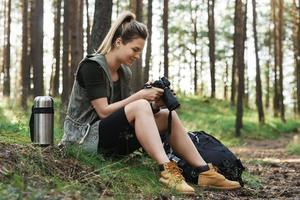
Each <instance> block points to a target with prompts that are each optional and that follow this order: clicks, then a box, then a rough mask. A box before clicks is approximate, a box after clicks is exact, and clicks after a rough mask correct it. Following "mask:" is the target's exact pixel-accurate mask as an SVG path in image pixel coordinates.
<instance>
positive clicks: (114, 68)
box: [62, 12, 240, 194]
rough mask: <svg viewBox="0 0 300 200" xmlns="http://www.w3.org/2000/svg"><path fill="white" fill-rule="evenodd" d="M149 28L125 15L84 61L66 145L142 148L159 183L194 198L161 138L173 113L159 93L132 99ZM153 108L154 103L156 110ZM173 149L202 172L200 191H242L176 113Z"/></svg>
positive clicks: (99, 148)
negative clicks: (210, 160)
mask: <svg viewBox="0 0 300 200" xmlns="http://www.w3.org/2000/svg"><path fill="white" fill-rule="evenodd" d="M147 34H148V33H147V28H146V26H145V25H144V24H141V23H139V22H137V21H136V20H135V16H134V14H132V13H130V12H125V13H123V14H121V15H120V16H119V18H118V19H117V20H116V22H115V23H114V24H113V25H112V27H111V28H110V30H109V32H108V34H107V36H106V37H105V39H104V41H103V42H102V44H101V45H100V47H99V49H98V50H97V52H96V53H95V54H93V55H89V56H87V57H86V58H84V59H83V60H82V61H81V62H80V64H79V66H78V69H77V73H76V78H75V82H74V86H73V90H72V93H71V96H70V102H69V106H68V113H67V117H66V119H65V123H64V136H63V139H62V144H66V143H79V144H81V145H82V147H83V148H84V149H85V150H87V151H91V152H97V151H98V152H104V153H114V154H118V155H126V154H129V153H132V152H133V151H135V150H136V149H138V148H139V147H141V146H142V147H143V148H144V149H145V151H146V152H147V153H148V154H149V155H150V156H151V157H152V158H153V159H154V160H155V161H156V162H157V163H158V165H159V168H160V179H159V181H160V182H162V183H163V184H165V185H167V186H168V187H172V188H175V189H176V190H177V191H178V192H181V193H186V194H191V193H194V188H192V187H191V186H189V185H188V184H187V183H186V182H185V180H184V178H183V176H182V175H181V172H180V169H179V168H178V167H177V165H176V163H174V162H170V160H169V158H168V156H167V155H166V153H165V151H164V148H163V144H162V142H161V138H160V133H163V132H165V131H166V129H167V121H168V120H167V118H168V111H167V110H164V109H161V110H159V109H158V108H159V107H161V106H162V105H163V104H162V101H160V97H161V95H162V94H163V90H162V89H160V88H155V87H152V88H147V89H141V90H140V91H138V92H137V93H135V94H132V95H130V93H129V86H128V85H129V80H130V77H131V71H130V69H129V68H128V66H131V65H132V63H133V62H134V61H135V60H136V59H138V58H139V57H140V54H141V53H142V50H143V48H144V45H145V40H146V38H147ZM149 102H153V106H151V105H150V103H149ZM172 118H173V120H172V127H171V130H172V133H171V134H170V138H169V143H170V145H171V147H172V148H173V150H174V151H175V152H177V153H178V154H179V155H181V157H182V158H183V159H185V160H186V161H187V162H189V164H191V165H192V166H193V167H195V168H197V170H198V171H199V172H200V174H199V179H198V185H199V186H200V187H212V188H219V189H235V188H239V187H240V185H239V183H238V182H235V181H229V180H227V179H225V178H224V176H222V175H220V174H218V173H217V172H216V170H215V169H214V168H213V166H212V165H211V164H207V163H206V162H205V161H204V160H203V159H202V157H201V156H200V154H199V153H198V152H197V150H196V148H195V146H194V145H193V142H192V141H191V140H190V138H189V137H188V135H187V134H186V133H187V130H186V129H185V128H184V127H183V125H182V123H181V121H180V120H179V118H178V116H177V114H176V112H173V115H172Z"/></svg>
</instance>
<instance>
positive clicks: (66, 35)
mask: <svg viewBox="0 0 300 200" xmlns="http://www.w3.org/2000/svg"><path fill="white" fill-rule="evenodd" d="M70 3H71V2H70V0H64V24H63V58H62V60H63V63H62V64H63V65H62V72H63V81H62V82H63V91H62V95H61V101H62V104H63V105H65V106H66V104H67V101H68V96H69V91H70V83H69V82H70V62H69V60H70V56H69V53H70V32H69V27H70V25H69V17H70V13H69V9H68V8H69V6H70Z"/></svg>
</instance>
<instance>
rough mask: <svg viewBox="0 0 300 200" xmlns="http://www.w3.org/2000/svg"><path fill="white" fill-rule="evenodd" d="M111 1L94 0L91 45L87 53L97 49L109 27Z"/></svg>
mask: <svg viewBox="0 0 300 200" xmlns="http://www.w3.org/2000/svg"><path fill="white" fill-rule="evenodd" d="M111 14H112V0H96V1H95V11H94V21H93V27H92V34H91V45H90V47H91V48H90V49H88V53H93V52H94V51H95V50H97V49H98V47H99V46H100V44H101V42H102V41H103V39H104V37H105V36H106V34H107V32H108V30H109V28H110V25H111Z"/></svg>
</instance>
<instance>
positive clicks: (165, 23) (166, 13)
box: [163, 0, 169, 78]
mask: <svg viewBox="0 0 300 200" xmlns="http://www.w3.org/2000/svg"><path fill="white" fill-rule="evenodd" d="M168 18H169V1H168V0H164V8H163V30H164V76H165V77H166V78H169V57H168V55H169V44H168V37H169V29H168V20H169V19H168Z"/></svg>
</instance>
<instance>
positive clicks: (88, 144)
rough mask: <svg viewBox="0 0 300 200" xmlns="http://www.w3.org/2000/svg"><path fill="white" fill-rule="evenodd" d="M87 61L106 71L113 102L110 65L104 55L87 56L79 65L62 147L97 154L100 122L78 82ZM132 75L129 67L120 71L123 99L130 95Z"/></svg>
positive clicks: (109, 96) (108, 90)
mask: <svg viewBox="0 0 300 200" xmlns="http://www.w3.org/2000/svg"><path fill="white" fill-rule="evenodd" d="M87 61H94V62H96V63H98V64H99V67H101V68H102V69H103V70H104V72H105V73H104V74H105V75H106V77H107V79H106V80H107V84H106V85H107V88H106V90H107V94H108V103H112V100H113V82H112V79H111V76H110V73H109V68H108V64H107V62H106V59H105V57H104V56H103V55H100V54H93V55H88V56H86V57H85V58H84V59H83V60H82V61H81V62H80V63H79V65H78V68H77V72H76V74H75V81H74V85H73V88H72V92H71V96H70V100H69V105H68V110H67V116H66V119H65V122H64V135H63V138H62V140H61V143H60V144H62V145H65V144H68V143H72V144H74V143H77V144H80V145H81V146H82V147H83V149H84V150H85V151H89V152H97V149H98V141H99V122H100V121H101V120H97V117H98V116H97V113H96V110H95V109H94V108H93V106H92V104H91V102H90V100H89V99H88V97H87V91H86V89H85V88H83V87H81V86H80V85H79V84H78V81H77V73H78V70H79V69H80V67H81V66H82V65H83V64H84V63H85V62H87ZM131 76H132V73H131V71H130V69H129V67H127V66H123V65H122V66H121V67H120V69H119V78H120V87H121V88H120V90H121V98H122V99H125V98H127V97H128V96H129V95H130V88H129V81H130V78H131Z"/></svg>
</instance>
